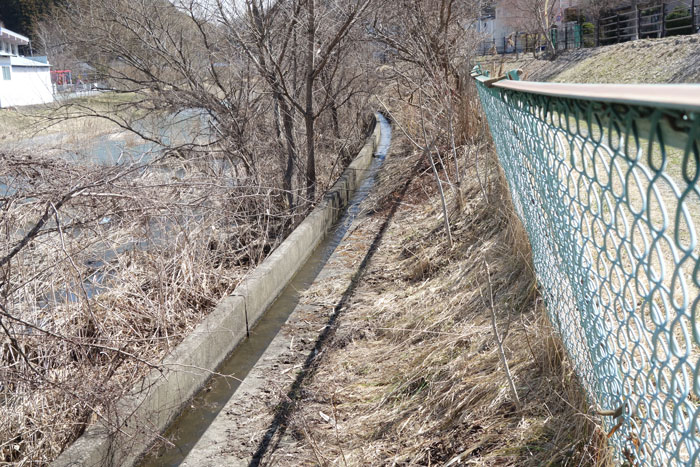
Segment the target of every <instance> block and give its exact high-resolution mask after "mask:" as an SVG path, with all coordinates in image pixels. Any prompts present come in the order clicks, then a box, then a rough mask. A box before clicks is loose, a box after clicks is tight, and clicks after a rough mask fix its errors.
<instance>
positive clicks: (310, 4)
mask: <svg viewBox="0 0 700 467" xmlns="http://www.w3.org/2000/svg"><path fill="white" fill-rule="evenodd" d="M314 3H315V0H307V15H308V18H307V22H308V30H307V39H306V40H307V42H306V106H305V112H304V121H305V123H306V197H307V198H308V199H309V201H310V202H313V201H314V200H315V198H316V155H315V154H314V149H315V147H314V119H315V117H314V78H315V77H314V71H315V70H314V45H315V44H314V43H315V41H316V24H315V18H314V14H315V12H314V6H315V5H314Z"/></svg>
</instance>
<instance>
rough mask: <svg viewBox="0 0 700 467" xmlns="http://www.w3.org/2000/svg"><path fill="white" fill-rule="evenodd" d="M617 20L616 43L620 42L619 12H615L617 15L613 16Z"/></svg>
mask: <svg viewBox="0 0 700 467" xmlns="http://www.w3.org/2000/svg"><path fill="white" fill-rule="evenodd" d="M615 19H616V20H617V25H616V28H617V29H616V32H617V43H618V44H619V43H620V14H619V13H618V14H617V17H616V18H615Z"/></svg>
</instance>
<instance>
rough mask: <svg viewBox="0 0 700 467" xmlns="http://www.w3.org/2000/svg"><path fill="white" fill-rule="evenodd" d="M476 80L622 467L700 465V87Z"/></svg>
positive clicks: (565, 332) (553, 308)
mask: <svg viewBox="0 0 700 467" xmlns="http://www.w3.org/2000/svg"><path fill="white" fill-rule="evenodd" d="M472 76H474V78H475V79H476V83H477V88H478V92H479V96H480V99H481V103H482V107H483V109H484V111H485V113H486V117H487V119H488V122H489V126H490V129H491V134H492V136H493V140H494V143H495V145H496V150H497V153H498V157H499V161H500V164H501V166H502V167H503V171H504V173H505V176H506V179H507V181H508V185H509V188H510V192H511V195H512V199H513V204H514V207H515V210H516V212H517V213H518V215H519V217H520V219H521V220H522V222H523V225H524V226H525V229H526V230H527V232H528V236H529V238H530V244H531V246H532V255H533V263H534V267H535V270H536V274H537V278H538V282H539V288H540V289H539V290H540V293H541V296H542V298H543V300H544V302H545V304H546V307H547V311H548V315H549V318H550V321H551V323H552V325H553V326H554V327H555V328H556V329H557V331H558V333H559V334H560V336H561V339H562V341H563V343H564V345H565V347H566V349H567V352H568V356H569V358H570V360H571V362H572V364H573V366H574V368H575V371H576V373H577V375H578V377H579V380H580V382H581V384H582V386H583V388H584V389H585V391H586V394H587V396H588V398H589V401H590V403H591V406H592V407H593V411H594V412H596V413H597V414H598V415H599V416H600V417H601V419H602V422H603V424H604V429H605V431H606V433H607V436H608V438H609V440H610V442H611V443H612V445H613V447H614V448H615V452H616V455H617V457H618V461H619V462H620V463H626V464H628V465H698V464H700V405H699V404H700V361H699V357H700V260H699V258H700V244H699V243H698V238H697V230H696V226H695V222H696V220H697V219H700V187H699V186H698V180H699V179H700V85H648V86H633V85H631V86H627V85H570V84H549V83H531V82H522V81H519V76H518V73H517V72H515V71H513V72H509V73H508V74H507V75H506V76H504V77H498V78H491V77H490V76H489V74H488V72H485V71H482V70H481V69H480V67H478V66H477V67H475V69H474V71H473V72H472Z"/></svg>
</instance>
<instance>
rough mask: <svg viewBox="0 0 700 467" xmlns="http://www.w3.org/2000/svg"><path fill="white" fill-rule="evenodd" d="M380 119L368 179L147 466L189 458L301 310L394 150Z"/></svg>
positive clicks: (385, 123)
mask: <svg viewBox="0 0 700 467" xmlns="http://www.w3.org/2000/svg"><path fill="white" fill-rule="evenodd" d="M377 118H378V124H379V125H381V127H380V128H381V137H380V141H379V144H378V146H377V148H376V150H375V157H374V158H373V160H372V163H371V166H370V169H369V171H368V173H367V176H366V178H365V180H364V181H363V182H362V184H361V185H360V188H359V189H358V190H357V191H356V192H355V194H354V196H353V197H352V199H351V201H350V203H349V204H348V207H347V209H346V212H345V213H344V215H343V216H342V217H341V218H340V220H339V221H338V222H337V223H336V224H335V225H334V226H333V228H332V229H331V230H330V232H329V233H328V235H327V236H326V238H325V239H324V240H323V242H322V243H321V244H320V245H319V246H318V247H317V248H316V249H315V251H314V252H313V253H312V254H311V256H310V257H309V258H308V260H307V261H306V263H305V264H304V265H303V266H302V268H301V269H300V270H299V271H298V272H297V273H296V275H295V276H294V277H293V278H292V280H291V281H290V282H289V284H287V286H286V287H285V288H284V289H283V291H282V292H281V294H280V295H279V297H278V298H277V299H276V301H275V302H274V303H273V304H272V306H271V307H270V308H269V309H268V310H267V312H266V313H265V315H264V316H263V317H262V318H261V320H260V322H259V323H258V324H257V325H256V326H255V327H253V328H252V329H251V330H250V334H249V337H248V338H247V339H245V340H244V341H243V342H241V343H240V344H239V345H238V346H237V347H236V349H235V350H234V351H233V353H232V354H231V355H230V356H229V357H228V359H227V360H226V361H225V362H224V363H223V364H222V365H221V366H220V367H219V368H218V369H217V371H216V372H217V375H215V376H213V377H212V378H211V380H210V381H209V382H208V383H207V384H206V386H205V387H204V389H203V390H202V391H200V392H199V393H198V394H197V395H196V396H195V398H194V399H193V400H192V402H191V403H190V404H189V406H188V408H187V409H186V410H185V411H184V412H182V413H181V414H180V415H179V416H178V417H177V418H176V419H175V421H174V422H173V423H172V424H171V426H170V427H169V428H168V430H167V431H166V433H164V437H165V438H167V439H169V440H170V441H171V443H172V445H171V446H169V447H167V448H161V449H159V450H157V451H154V452H152V453H151V454H149V455H148V456H147V457H146V458H145V459H143V460H142V461H141V463H140V465H141V466H142V467H155V466H177V465H181V464H182V463H183V461H184V460H185V459H186V458H187V457H188V454H190V451H191V450H192V449H193V448H194V447H195V446H196V445H197V443H198V442H199V441H200V439H201V438H202V436H203V435H205V433H206V432H207V430H208V429H209V427H210V425H211V424H212V422H213V421H214V420H215V419H216V418H217V415H219V413H220V412H221V411H222V409H223V408H224V407H225V406H226V404H227V402H229V400H230V399H231V398H232V396H233V395H234V394H235V393H236V392H237V390H239V388H240V387H241V383H243V381H244V380H245V379H246V377H247V376H248V374H249V372H250V371H251V369H253V367H254V366H255V365H256V363H258V362H259V361H260V359H261V357H262V356H263V354H264V353H265V352H266V350H267V349H268V347H269V346H270V344H271V342H273V340H274V339H275V337H276V336H277V335H278V333H279V331H280V329H281V327H282V326H283V325H284V324H285V323H286V322H287V320H288V318H289V317H290V315H291V314H292V313H293V312H294V310H295V309H296V307H297V305H298V304H299V300H300V297H301V295H302V294H303V293H304V291H305V290H307V289H308V288H309V287H310V286H311V285H312V284H313V283H314V281H315V280H317V278H318V276H319V273H320V272H321V271H322V270H323V268H324V267H325V266H326V264H327V262H328V260H329V258H330V257H331V255H332V254H333V253H334V251H335V250H336V249H337V248H338V245H340V243H341V241H342V240H343V238H344V237H345V236H346V234H347V233H348V229H349V227H350V226H351V225H352V224H353V221H354V220H355V219H356V217H357V216H358V213H359V212H360V204H361V203H362V201H363V200H364V199H365V198H366V197H367V195H368V194H369V193H370V191H371V190H372V188H373V187H374V185H375V182H376V178H377V172H378V170H379V168H380V167H381V165H382V163H383V162H384V159H385V157H386V155H387V152H388V150H389V145H390V142H391V125H390V123H389V122H388V121H387V120H386V119H385V118H384V117H383V116H381V115H380V114H377ZM223 375H231V376H223ZM188 465H189V464H188ZM193 465H194V464H193Z"/></svg>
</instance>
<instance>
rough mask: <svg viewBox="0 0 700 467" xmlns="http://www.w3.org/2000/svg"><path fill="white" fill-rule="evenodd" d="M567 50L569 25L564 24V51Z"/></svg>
mask: <svg viewBox="0 0 700 467" xmlns="http://www.w3.org/2000/svg"><path fill="white" fill-rule="evenodd" d="M568 48H569V25H568V24H566V23H564V50H566V49H568Z"/></svg>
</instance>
